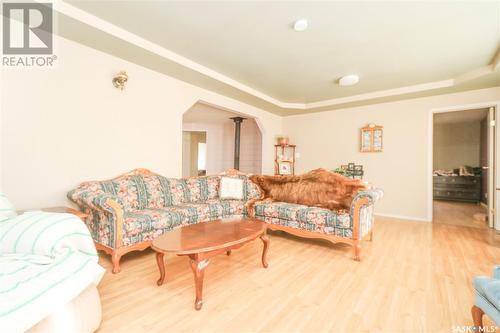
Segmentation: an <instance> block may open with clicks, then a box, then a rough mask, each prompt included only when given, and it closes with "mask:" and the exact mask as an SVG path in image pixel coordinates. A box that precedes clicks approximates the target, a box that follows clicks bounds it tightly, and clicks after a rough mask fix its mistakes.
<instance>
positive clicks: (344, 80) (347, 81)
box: [339, 74, 359, 86]
mask: <svg viewBox="0 0 500 333" xmlns="http://www.w3.org/2000/svg"><path fill="white" fill-rule="evenodd" d="M358 82H359V76H357V75H356V74H350V75H345V76H342V77H341V78H340V80H339V84H340V85H341V86H353V85H355V84H356V83H358Z"/></svg>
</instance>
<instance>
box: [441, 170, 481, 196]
mask: <svg viewBox="0 0 500 333" xmlns="http://www.w3.org/2000/svg"><path fill="white" fill-rule="evenodd" d="M432 178H433V179H434V191H433V192H434V199H437V200H449V201H468V202H476V203H478V202H480V201H481V176H479V175H476V176H433V177H432Z"/></svg>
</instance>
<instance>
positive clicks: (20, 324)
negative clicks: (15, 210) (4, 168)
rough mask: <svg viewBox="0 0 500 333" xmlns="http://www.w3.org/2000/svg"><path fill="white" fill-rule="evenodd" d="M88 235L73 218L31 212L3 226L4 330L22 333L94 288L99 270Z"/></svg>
mask: <svg viewBox="0 0 500 333" xmlns="http://www.w3.org/2000/svg"><path fill="white" fill-rule="evenodd" d="M97 262H98V256H97V252H96V249H95V246H94V242H93V240H92V237H91V236H90V233H89V231H88V229H87V227H86V226H85V224H84V223H82V221H81V220H80V219H79V218H78V217H76V216H75V215H71V214H57V213H44V212H32V213H25V214H23V215H19V216H17V217H15V218H12V219H8V220H6V221H3V222H0V328H1V331H2V332H3V331H5V332H24V331H26V330H28V329H29V328H30V327H32V326H33V325H35V324H36V323H38V322H39V321H41V320H42V319H43V318H45V317H46V316H48V315H50V314H51V313H52V312H53V311H54V310H55V309H57V308H59V307H61V306H63V305H65V304H67V303H69V302H70V301H71V300H73V299H74V298H75V297H77V296H78V295H79V294H80V293H82V291H84V290H85V289H86V288H87V287H88V286H90V285H91V284H95V285H97V284H98V283H99V281H100V279H101V278H102V275H103V273H104V269H103V268H102V267H101V266H99V264H98V263H97Z"/></svg>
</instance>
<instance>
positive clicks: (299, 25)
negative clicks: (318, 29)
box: [293, 19, 309, 31]
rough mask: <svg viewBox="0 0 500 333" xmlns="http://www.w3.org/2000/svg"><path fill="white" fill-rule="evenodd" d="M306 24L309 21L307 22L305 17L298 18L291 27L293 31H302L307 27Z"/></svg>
mask: <svg viewBox="0 0 500 333" xmlns="http://www.w3.org/2000/svg"><path fill="white" fill-rule="evenodd" d="M308 25H309V23H308V22H307V20H306V19H300V20H297V21H295V23H294V24H293V29H294V30H295V31H304V30H306V29H307V26H308Z"/></svg>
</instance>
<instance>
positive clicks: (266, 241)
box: [260, 234, 269, 268]
mask: <svg viewBox="0 0 500 333" xmlns="http://www.w3.org/2000/svg"><path fill="white" fill-rule="evenodd" d="M260 239H261V240H262V242H263V243H264V249H263V250H262V266H264V268H267V266H269V265H268V264H267V250H268V249H269V236H267V235H266V234H263V235H262V236H260Z"/></svg>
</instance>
